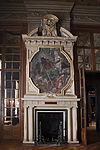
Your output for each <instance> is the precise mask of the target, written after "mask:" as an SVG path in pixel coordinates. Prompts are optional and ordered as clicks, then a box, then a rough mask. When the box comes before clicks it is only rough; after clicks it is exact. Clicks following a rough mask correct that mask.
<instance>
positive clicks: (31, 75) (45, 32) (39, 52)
mask: <svg viewBox="0 0 100 150" xmlns="http://www.w3.org/2000/svg"><path fill="white" fill-rule="evenodd" d="M58 20H59V19H58V18H57V17H56V16H54V15H52V14H48V15H46V16H44V17H43V19H42V26H41V28H40V29H41V34H40V33H39V32H40V29H39V28H38V27H37V28H35V29H33V30H32V31H31V32H30V33H28V34H23V35H22V38H23V40H24V42H25V46H26V48H27V64H26V95H28V97H29V95H33V96H32V98H33V99H35V98H34V97H36V99H39V97H40V99H41V100H42V99H45V98H44V97H45V96H46V98H47V99H49V98H51V97H53V98H54V96H53V94H55V95H56V97H55V100H56V99H57V96H62V97H63V96H65V99H66V98H67V97H66V95H70V96H71V95H73V96H74V97H75V99H77V98H76V96H75V90H74V67H73V45H74V42H75V41H76V40H77V36H73V35H72V34H71V33H70V32H69V31H68V30H66V29H64V28H63V27H60V32H59V34H60V35H59V36H58V31H57V29H56V22H58ZM50 23H51V26H50ZM39 34H40V35H39ZM48 53H50V54H49V55H48ZM36 62H37V63H36ZM44 62H46V63H48V62H49V64H48V67H49V68H47V67H46V66H47V64H46V63H45V68H44V64H43V63H44ZM51 62H52V63H51ZM50 63H51V64H50ZM52 65H54V67H53V68H52ZM34 66H37V67H34ZM50 66H51V68H50ZM62 66H63V70H62V68H61V67H62ZM39 67H42V72H40V70H41V68H40V69H39ZM37 68H38V70H37ZM32 70H33V71H32ZM36 70H37V71H38V73H37V74H36V72H37V71H36ZM61 70H62V71H61ZM43 71H44V75H43ZM57 71H58V72H59V75H57V74H56V72H57ZM35 74H36V75H35ZM55 74H56V75H55ZM67 74H68V75H67ZM36 76H37V79H36ZM44 76H46V78H44ZM40 78H41V79H42V80H41V81H40V82H41V83H40V82H39V83H38V81H39V80H40ZM65 78H66V79H65ZM58 79H59V80H60V82H63V83H59V85H60V86H61V84H63V86H62V89H61V91H59V93H57V92H58V91H57V84H58ZM35 80H36V81H35ZM43 80H44V81H45V80H46V81H45V83H44V87H45V85H46V84H48V85H47V87H45V88H46V89H47V88H50V86H51V91H50V90H46V89H45V90H43V88H41V86H42V82H43ZM61 80H62V81H61ZM47 82H48V83H47ZM39 84H41V85H40V86H38V85H39ZM54 85H55V87H54ZM59 85H58V86H59ZM48 86H49V87H48ZM52 88H53V90H52ZM41 94H42V95H44V97H42V96H41ZM48 94H51V97H49V96H47V95H48ZM34 95H35V96H34ZM24 99H25V96H24ZM30 99H31V96H30ZM58 99H61V98H60V97H59V98H58ZM62 99H64V98H62ZM69 99H70V98H69ZM71 99H72V98H71Z"/></svg>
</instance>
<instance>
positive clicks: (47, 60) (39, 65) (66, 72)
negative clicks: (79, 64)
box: [30, 48, 70, 94]
mask: <svg viewBox="0 0 100 150" xmlns="http://www.w3.org/2000/svg"><path fill="white" fill-rule="evenodd" d="M30 72H31V73H30V78H31V80H32V81H33V83H34V84H35V85H36V87H38V88H39V89H40V93H56V94H58V93H61V89H62V88H63V87H64V86H65V85H66V84H67V82H68V80H69V78H70V64H69V62H68V60H67V59H66V57H65V56H64V55H63V54H62V53H61V52H60V48H57V49H56V48H40V50H39V52H38V53H37V54H36V55H35V56H34V57H33V58H32V60H31V62H30Z"/></svg>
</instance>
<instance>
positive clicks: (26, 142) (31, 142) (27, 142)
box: [23, 141, 35, 144]
mask: <svg viewBox="0 0 100 150" xmlns="http://www.w3.org/2000/svg"><path fill="white" fill-rule="evenodd" d="M23 144H35V142H34V141H23Z"/></svg>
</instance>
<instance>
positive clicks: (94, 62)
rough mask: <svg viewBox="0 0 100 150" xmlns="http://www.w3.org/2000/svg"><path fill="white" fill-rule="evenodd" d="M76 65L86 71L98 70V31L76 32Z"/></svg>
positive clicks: (99, 60) (99, 52) (99, 41)
mask: <svg viewBox="0 0 100 150" xmlns="http://www.w3.org/2000/svg"><path fill="white" fill-rule="evenodd" d="M77 36H78V41H77V54H78V67H80V66H81V65H82V64H84V66H85V69H86V70H87V71H100V40H99V39H100V33H91V32H89V33H88V32H82V31H80V32H77Z"/></svg>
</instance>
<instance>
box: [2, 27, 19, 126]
mask: <svg viewBox="0 0 100 150" xmlns="http://www.w3.org/2000/svg"><path fill="white" fill-rule="evenodd" d="M20 41H21V32H20V31H18V30H8V29H6V30H2V31H0V94H1V93H2V104H3V105H2V107H3V108H2V109H3V115H2V116H3V124H4V125H6V126H8V125H9V126H10V125H13V126H15V125H18V124H19V112H20V60H21V55H20V49H21V44H20ZM1 76H2V77H1ZM1 84H2V91H1ZM0 96H1V95H0ZM0 102H1V101H0Z"/></svg>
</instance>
